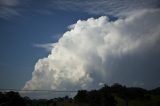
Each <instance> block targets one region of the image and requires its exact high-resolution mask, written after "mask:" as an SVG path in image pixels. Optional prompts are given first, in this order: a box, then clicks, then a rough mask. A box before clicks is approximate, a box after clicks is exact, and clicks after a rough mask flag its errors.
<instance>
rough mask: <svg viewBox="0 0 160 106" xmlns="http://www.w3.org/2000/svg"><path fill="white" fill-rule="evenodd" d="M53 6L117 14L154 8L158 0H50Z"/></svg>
mask: <svg viewBox="0 0 160 106" xmlns="http://www.w3.org/2000/svg"><path fill="white" fill-rule="evenodd" d="M52 1H53V2H52V3H53V4H54V8H57V9H61V10H72V11H77V10H78V11H85V12H88V13H90V14H100V15H106V14H111V15H113V14H118V13H120V12H127V11H131V10H132V11H133V10H135V9H143V8H155V7H157V5H158V4H159V0H98V1H97V0H85V1H81V0H52Z"/></svg>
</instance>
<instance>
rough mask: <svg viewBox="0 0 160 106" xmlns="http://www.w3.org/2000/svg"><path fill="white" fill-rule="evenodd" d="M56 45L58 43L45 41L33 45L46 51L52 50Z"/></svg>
mask: <svg viewBox="0 0 160 106" xmlns="http://www.w3.org/2000/svg"><path fill="white" fill-rule="evenodd" d="M55 45H56V43H45V44H34V45H33V46H34V47H37V48H43V49H45V50H46V51H49V52H50V51H51V50H52V49H53V48H54V46H55Z"/></svg>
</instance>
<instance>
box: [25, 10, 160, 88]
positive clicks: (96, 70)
mask: <svg viewBox="0 0 160 106" xmlns="http://www.w3.org/2000/svg"><path fill="white" fill-rule="evenodd" d="M159 19H160V10H141V11H137V12H133V13H132V14H129V15H128V16H127V17H126V18H124V19H123V18H119V19H117V20H116V21H109V19H108V17H106V16H102V17H99V18H98V19H94V18H89V19H88V20H86V21H85V20H78V21H77V23H75V24H73V25H71V26H70V30H69V31H67V32H65V33H64V34H63V36H62V37H61V38H60V39H59V41H58V42H57V43H56V44H55V46H54V47H53V48H52V51H51V53H50V54H49V55H48V57H46V58H43V59H39V60H38V62H37V63H36V65H35V69H34V71H33V73H32V79H31V80H29V81H28V82H27V83H26V84H25V86H24V88H23V89H25V90H27V89H29V90H35V89H53V90H67V89H68V90H73V89H81V88H90V87H95V86H98V84H100V83H102V82H105V81H107V78H109V77H110V76H112V70H111V69H107V67H108V66H109V63H110V60H111V58H120V57H123V56H125V55H128V54H135V53H136V54H139V53H144V52H146V51H147V50H149V49H151V48H152V47H154V45H155V44H156V43H158V42H159V39H160V21H159ZM96 83H97V85H96Z"/></svg>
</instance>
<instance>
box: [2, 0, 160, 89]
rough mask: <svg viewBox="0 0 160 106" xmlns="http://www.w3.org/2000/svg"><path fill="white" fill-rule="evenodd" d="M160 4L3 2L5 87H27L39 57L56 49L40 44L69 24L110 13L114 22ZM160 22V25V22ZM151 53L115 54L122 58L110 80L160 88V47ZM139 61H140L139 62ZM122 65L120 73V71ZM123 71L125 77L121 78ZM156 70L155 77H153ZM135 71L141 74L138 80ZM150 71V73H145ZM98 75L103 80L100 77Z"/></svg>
mask: <svg viewBox="0 0 160 106" xmlns="http://www.w3.org/2000/svg"><path fill="white" fill-rule="evenodd" d="M159 4H160V3H159V1H158V0H152V1H151V0H139V2H138V1H137V0H133V1H130V0H122V1H116V0H115V1H114V0H113V1H112V0H100V1H96V0H93V1H91V0H85V1H80V0H76V1H74V0H48V1H43V0H39V1H34V0H7V1H5V0H0V51H1V52H0V88H1V89H5V88H15V89H21V88H23V87H24V85H25V83H26V82H27V81H28V80H31V79H32V72H33V71H34V67H35V64H36V63H37V61H38V60H39V59H42V58H44V57H47V56H48V54H49V53H50V51H46V50H45V49H43V48H41V47H40V46H39V47H37V46H36V45H44V44H47V43H56V42H58V40H59V38H61V37H62V35H63V33H65V32H66V31H68V30H70V29H68V26H69V25H72V24H74V23H76V22H77V21H78V20H87V19H88V18H90V17H93V18H98V17H100V16H107V17H109V20H110V21H115V20H117V19H118V18H119V17H120V18H122V19H123V18H124V17H127V16H128V14H129V13H130V11H132V12H133V11H136V10H141V9H159ZM133 13H134V12H133ZM115 17H116V18H115ZM151 22H152V21H151ZM157 23H158V25H159V22H157ZM131 33H133V32H131ZM91 40H92V39H91ZM155 42H156V45H159V42H158V43H157V41H155ZM149 46H150V45H149ZM95 47H96V46H95ZM153 47H155V45H154V46H153ZM150 51H151V53H148V51H147V53H146V54H143V56H142V55H139V54H136V53H135V54H134V53H133V54H134V55H131V56H128V55H130V54H127V55H125V54H124V55H125V56H123V57H122V58H121V59H120V58H118V59H115V57H110V58H112V59H111V60H110V61H113V63H114V62H115V61H116V62H117V61H120V62H117V67H116V68H112V67H114V65H113V66H112V65H111V64H112V63H110V66H109V69H110V70H113V76H112V77H109V79H108V78H106V79H107V80H108V81H107V82H108V83H109V84H112V83H114V82H120V83H124V84H128V85H135V86H142V87H146V88H153V87H156V86H158V84H160V82H159V80H160V79H159V78H158V77H159V74H160V72H159V71H158V70H159V69H160V67H159V66H160V65H159V62H160V59H159V58H160V57H159V55H158V53H160V51H159V47H157V46H156V50H155V49H150ZM153 55H154V56H153ZM135 57H136V59H135ZM137 57H140V58H137ZM62 58H63V57H62ZM126 61H127V62H126ZM128 61H129V62H128ZM137 61H138V62H139V64H136V65H133V64H135V63H137ZM97 64H98V63H97ZM106 64H108V63H106ZM92 65H93V64H91V66H92ZM88 67H89V66H88ZM130 67H131V68H130ZM133 67H134V69H135V70H134V69H133ZM153 67H154V68H153ZM89 68H90V67H89ZM107 68H108V67H107ZM118 68H119V69H120V71H118V72H116V70H118ZM91 69H92V68H91ZM86 70H87V69H86ZM93 70H96V69H93ZM122 70H124V71H122ZM127 70H132V71H127ZM142 70H147V71H145V72H144V71H142ZM153 70H154V71H153ZM121 72H122V73H123V74H124V76H123V75H121V76H119V74H122V73H121ZM136 73H139V74H136ZM151 73H152V76H153V77H152V76H149V75H150V74H151ZM131 74H132V75H135V76H137V79H135V76H132V75H131ZM144 74H146V75H145V76H144V77H143V76H142V75H144ZM129 75H131V76H129ZM91 76H92V77H94V76H96V75H94V74H93V75H91ZM132 77H133V78H132ZM147 77H148V79H147ZM125 78H126V79H130V80H131V81H132V80H133V79H134V80H133V81H132V82H133V83H132V84H130V82H131V81H130V82H129V81H128V82H127V81H126V80H125ZM95 79H97V81H99V80H101V79H100V78H99V77H97V76H96V78H95ZM147 81H148V84H147V83H146V82H147ZM107 82H106V83H107ZM153 82H155V83H153ZM97 83H99V82H97ZM102 83H103V81H102ZM94 84H96V83H94ZM94 84H93V85H94ZM94 86H96V85H94ZM97 86H98V85H97ZM92 87H93V86H92ZM47 89H49V88H47Z"/></svg>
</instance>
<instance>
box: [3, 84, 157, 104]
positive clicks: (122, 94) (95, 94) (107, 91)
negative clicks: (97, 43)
mask: <svg viewBox="0 0 160 106" xmlns="http://www.w3.org/2000/svg"><path fill="white" fill-rule="evenodd" d="M151 105H152V106H160V87H158V88H156V89H153V90H145V89H143V88H139V87H126V86H122V85H120V84H118V83H115V84H114V85H112V86H107V85H104V86H103V87H102V88H100V89H98V90H91V91H87V90H79V91H78V92H77V94H76V95H75V96H74V97H73V98H70V97H68V96H65V97H58V98H53V99H49V100H47V99H30V98H29V97H21V96H20V95H19V93H18V92H14V91H9V92H0V106H151Z"/></svg>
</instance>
